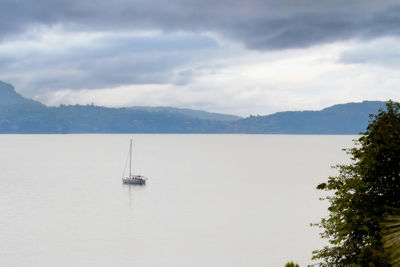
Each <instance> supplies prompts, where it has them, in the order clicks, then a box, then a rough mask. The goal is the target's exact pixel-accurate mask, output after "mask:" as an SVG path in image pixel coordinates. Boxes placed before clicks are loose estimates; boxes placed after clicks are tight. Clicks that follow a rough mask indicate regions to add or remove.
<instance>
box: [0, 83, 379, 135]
mask: <svg viewBox="0 0 400 267" xmlns="http://www.w3.org/2000/svg"><path fill="white" fill-rule="evenodd" d="M384 106H385V102H382V101H364V102H361V103H347V104H340V105H334V106H331V107H328V108H325V109H323V110H320V111H287V112H278V113H274V114H271V115H267V116H250V117H248V118H244V119H242V118H240V117H237V116H233V115H226V114H217V113H209V112H206V111H201V110H190V109H178V108H171V107H155V108H150V107H131V108H106V107H99V106H94V105H85V106H82V105H68V106H65V105H61V106H60V107H47V106H45V105H42V104H40V103H39V102H36V101H33V100H30V99H26V98H23V97H22V96H21V95H19V94H17V93H16V92H15V90H14V88H13V87H12V86H11V85H9V84H6V83H3V82H0V133H249V134H358V133H360V132H361V131H364V130H365V128H366V126H367V125H368V120H369V114H371V113H377V112H378V110H379V109H380V108H384Z"/></svg>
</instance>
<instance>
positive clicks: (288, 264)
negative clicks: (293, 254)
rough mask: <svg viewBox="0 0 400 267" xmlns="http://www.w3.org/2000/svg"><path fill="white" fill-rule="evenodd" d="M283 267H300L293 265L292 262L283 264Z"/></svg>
mask: <svg viewBox="0 0 400 267" xmlns="http://www.w3.org/2000/svg"><path fill="white" fill-rule="evenodd" d="M285 267H300V265H298V264H297V263H294V262H293V261H290V262H288V263H286V264H285Z"/></svg>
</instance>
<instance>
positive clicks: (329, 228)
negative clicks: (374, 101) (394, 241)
mask: <svg viewBox="0 0 400 267" xmlns="http://www.w3.org/2000/svg"><path fill="white" fill-rule="evenodd" d="M347 152H348V154H350V155H351V164H348V165H337V166H336V168H337V170H338V171H339V174H338V176H335V177H329V179H328V181H327V183H322V184H319V185H318V186H317V189H320V190H326V191H331V192H333V194H332V195H330V196H328V197H326V198H325V199H327V200H328V201H329V203H330V206H329V208H328V210H329V215H328V216H327V217H326V218H323V219H322V220H321V222H320V223H318V224H316V225H317V226H319V227H320V228H322V229H324V230H323V232H322V233H321V236H322V237H324V238H328V239H329V243H330V246H326V247H324V248H323V249H321V250H317V251H314V252H313V254H314V256H313V259H319V260H323V261H322V262H321V264H320V265H321V266H391V265H390V263H389V257H388V255H387V254H385V252H384V249H383V244H382V241H381V239H382V232H381V226H380V224H379V223H380V221H381V220H382V218H383V217H386V216H389V215H390V214H391V213H392V209H391V208H389V207H392V208H400V197H399V196H400V104H399V103H395V102H392V101H389V102H388V103H387V104H386V110H380V111H379V113H378V114H377V115H370V124H369V125H368V127H367V130H366V131H365V132H364V133H361V137H360V138H359V139H358V140H357V141H356V146H355V147H354V148H352V149H349V150H347Z"/></svg>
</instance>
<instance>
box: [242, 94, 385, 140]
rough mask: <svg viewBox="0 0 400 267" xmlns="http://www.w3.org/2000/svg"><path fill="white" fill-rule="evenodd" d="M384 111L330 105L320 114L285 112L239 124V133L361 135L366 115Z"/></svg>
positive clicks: (375, 106) (366, 105)
mask: <svg viewBox="0 0 400 267" xmlns="http://www.w3.org/2000/svg"><path fill="white" fill-rule="evenodd" d="M384 107H385V102H383V101H364V102H361V103H347V104H339V105H334V106H331V107H328V108H325V109H323V110H320V111H287V112H278V113H275V114H272V115H267V116H250V117H249V118H246V119H243V120H240V121H239V122H238V124H237V126H236V127H237V128H236V129H235V130H236V131H237V132H242V133H270V134H359V133H360V132H362V131H365V129H366V127H367V125H368V120H369V114H372V113H377V112H378V110H379V109H382V108H384Z"/></svg>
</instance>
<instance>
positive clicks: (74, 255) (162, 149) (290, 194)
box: [0, 135, 355, 267]
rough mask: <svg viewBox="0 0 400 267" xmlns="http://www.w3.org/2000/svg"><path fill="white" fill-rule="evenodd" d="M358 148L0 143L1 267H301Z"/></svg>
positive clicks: (223, 139)
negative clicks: (326, 189)
mask: <svg viewBox="0 0 400 267" xmlns="http://www.w3.org/2000/svg"><path fill="white" fill-rule="evenodd" d="M131 137H132V138H133V139H134V163H135V165H134V169H135V172H136V173H140V174H142V175H146V176H148V177H149V181H148V184H147V185H146V186H144V187H137V186H136V187H135V186H129V185H122V184H121V176H122V172H123V168H124V164H125V160H126V156H127V152H128V146H129V139H130V138H131ZM354 138H355V137H354V136H295V135H0V151H1V153H0V167H1V168H0V170H1V172H0V214H1V217H0V266H144V267H153V266H154V267H155V266H157V267H161V266H162V267H180V266H182V267H188V266H194V267H200V266H201V267H203V266H204V267H208V266H211V267H213V266H215V267H223V266H226V267H236V266H243V267H249V266H252V267H253V266H268V267H275V266H276V267H283V265H284V264H285V262H287V261H289V260H294V261H297V262H298V263H300V264H301V266H306V264H309V263H311V260H310V257H311V251H312V250H314V249H317V248H320V247H321V246H322V245H324V244H325V241H323V240H321V239H320V238H319V236H318V231H319V230H318V229H315V228H311V227H310V226H309V224H310V222H316V221H318V220H319V219H320V218H321V216H324V215H325V214H326V204H324V203H322V202H320V201H318V198H319V197H320V196H321V195H320V193H319V192H317V191H316V190H315V189H314V188H315V186H316V185H317V184H318V183H319V182H321V181H324V180H325V179H326V178H327V176H328V175H330V174H334V173H335V171H334V170H332V169H331V168H330V166H331V165H334V164H336V163H340V162H342V163H343V162H346V160H347V157H346V155H345V154H344V153H343V152H342V151H341V149H342V148H343V147H351V146H352V145H353V143H352V139H354Z"/></svg>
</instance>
